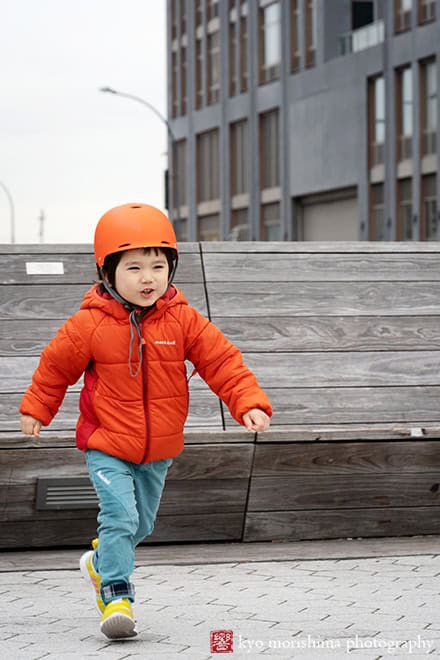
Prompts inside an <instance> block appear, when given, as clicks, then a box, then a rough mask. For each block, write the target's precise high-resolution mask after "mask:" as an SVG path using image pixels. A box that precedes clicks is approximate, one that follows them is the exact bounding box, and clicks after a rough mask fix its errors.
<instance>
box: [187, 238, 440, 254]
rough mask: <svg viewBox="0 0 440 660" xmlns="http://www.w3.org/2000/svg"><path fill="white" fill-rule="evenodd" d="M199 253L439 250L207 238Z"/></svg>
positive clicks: (424, 245)
mask: <svg viewBox="0 0 440 660" xmlns="http://www.w3.org/2000/svg"><path fill="white" fill-rule="evenodd" d="M200 248H201V251H202V254H203V255H206V254H209V253H212V252H218V253H220V254H225V253H229V252H233V253H236V254H240V253H242V254H245V255H248V254H258V253H260V254H261V253H267V254H269V255H270V254H277V255H278V254H283V253H287V254H289V253H295V254H301V253H305V254H314V253H332V254H334V255H340V254H360V255H363V254H369V253H376V252H379V253H385V254H396V253H403V254H410V253H412V252H415V253H418V252H431V253H432V254H439V253H440V247H439V243H438V241H429V242H428V241H409V242H403V241H402V242H395V241H389V242H387V241H323V242H320V241H291V242H289V241H240V242H234V241H210V242H202V243H200Z"/></svg>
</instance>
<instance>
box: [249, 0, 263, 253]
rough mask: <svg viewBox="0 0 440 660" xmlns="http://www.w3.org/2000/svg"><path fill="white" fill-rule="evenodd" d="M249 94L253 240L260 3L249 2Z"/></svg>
mask: <svg viewBox="0 0 440 660" xmlns="http://www.w3.org/2000/svg"><path fill="white" fill-rule="evenodd" d="M247 20H248V28H247V35H248V44H247V48H248V58H247V59H248V74H249V84H248V94H249V118H248V121H249V126H248V140H249V166H250V167H249V169H250V176H249V226H250V237H251V240H252V241H256V240H259V238H260V157H259V153H260V152H259V135H258V133H259V130H258V114H257V101H256V94H257V87H258V3H257V2H248V17H247Z"/></svg>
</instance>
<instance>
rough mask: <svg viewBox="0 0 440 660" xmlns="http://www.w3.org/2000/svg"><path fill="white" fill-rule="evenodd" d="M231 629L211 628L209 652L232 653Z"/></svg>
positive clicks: (232, 638) (232, 637) (232, 634)
mask: <svg viewBox="0 0 440 660" xmlns="http://www.w3.org/2000/svg"><path fill="white" fill-rule="evenodd" d="M233 642H234V633H233V631H232V630H211V653H233V652H234V649H233Z"/></svg>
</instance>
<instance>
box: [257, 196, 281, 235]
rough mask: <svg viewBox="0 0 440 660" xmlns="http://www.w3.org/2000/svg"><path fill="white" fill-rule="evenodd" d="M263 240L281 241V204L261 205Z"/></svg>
mask: <svg viewBox="0 0 440 660" xmlns="http://www.w3.org/2000/svg"><path fill="white" fill-rule="evenodd" d="M261 240H262V241H281V222H280V204H279V202H275V203H273V204H262V205H261Z"/></svg>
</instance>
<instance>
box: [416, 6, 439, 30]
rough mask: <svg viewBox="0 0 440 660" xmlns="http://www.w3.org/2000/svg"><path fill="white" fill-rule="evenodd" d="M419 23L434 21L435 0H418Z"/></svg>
mask: <svg viewBox="0 0 440 660" xmlns="http://www.w3.org/2000/svg"><path fill="white" fill-rule="evenodd" d="M417 13H418V22H419V25H423V24H424V23H431V22H432V21H435V0H418V12H417Z"/></svg>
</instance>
